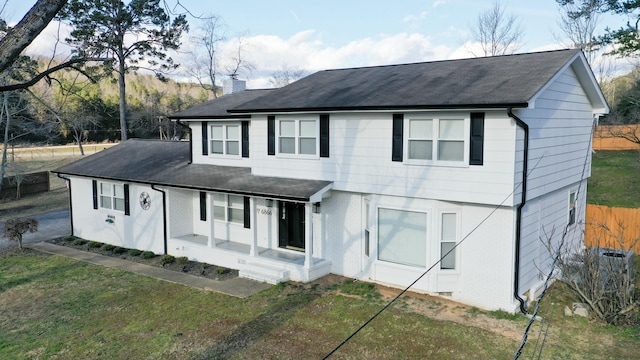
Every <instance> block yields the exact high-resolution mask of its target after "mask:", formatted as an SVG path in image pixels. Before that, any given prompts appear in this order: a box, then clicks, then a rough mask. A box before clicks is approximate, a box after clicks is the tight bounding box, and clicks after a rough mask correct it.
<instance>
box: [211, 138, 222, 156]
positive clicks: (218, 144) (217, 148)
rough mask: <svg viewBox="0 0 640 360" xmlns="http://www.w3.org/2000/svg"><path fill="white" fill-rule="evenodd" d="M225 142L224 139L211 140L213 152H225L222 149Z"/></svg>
mask: <svg viewBox="0 0 640 360" xmlns="http://www.w3.org/2000/svg"><path fill="white" fill-rule="evenodd" d="M223 146H224V143H223V142H222V140H211V153H212V154H224V152H223V151H222V149H223Z"/></svg>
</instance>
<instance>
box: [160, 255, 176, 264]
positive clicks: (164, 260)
mask: <svg viewBox="0 0 640 360" xmlns="http://www.w3.org/2000/svg"><path fill="white" fill-rule="evenodd" d="M174 262H176V258H175V257H173V256H172V255H162V256H161V257H160V264H162V265H166V264H173V263H174Z"/></svg>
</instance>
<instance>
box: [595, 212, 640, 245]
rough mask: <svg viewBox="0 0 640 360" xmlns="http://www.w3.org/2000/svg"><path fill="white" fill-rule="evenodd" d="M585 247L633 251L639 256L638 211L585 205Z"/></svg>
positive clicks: (639, 231) (639, 227) (639, 222)
mask: <svg viewBox="0 0 640 360" xmlns="http://www.w3.org/2000/svg"><path fill="white" fill-rule="evenodd" d="M584 231H585V234H584V242H585V245H587V246H599V247H607V248H616V249H625V250H633V252H634V253H636V254H640V209H626V208H616V207H608V206H599V205H592V204H587V214H586V223H585V229H584Z"/></svg>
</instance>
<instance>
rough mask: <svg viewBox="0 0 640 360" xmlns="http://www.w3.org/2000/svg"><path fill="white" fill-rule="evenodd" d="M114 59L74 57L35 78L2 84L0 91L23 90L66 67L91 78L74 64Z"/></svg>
mask: <svg viewBox="0 0 640 360" xmlns="http://www.w3.org/2000/svg"><path fill="white" fill-rule="evenodd" d="M109 60H112V59H111V58H78V59H72V60H69V61H65V62H63V63H62V64H59V65H57V66H54V67H52V68H49V69H47V70H45V71H43V72H41V73H40V74H38V75H36V76H35V77H34V78H33V79H31V80H29V81H27V82H23V83H20V84H13V85H5V86H0V92H3V91H13V90H23V89H26V88H28V87H30V86H33V85H35V84H36V83H37V82H38V81H40V80H42V79H44V78H45V77H47V76H49V75H50V74H52V73H54V72H56V71H58V70H62V69H64V68H73V69H75V70H77V71H79V72H81V73H82V74H83V75H85V76H87V77H88V78H89V79H91V77H90V76H89V75H88V74H87V73H85V72H84V71H82V70H80V69H79V68H78V67H76V66H74V65H75V64H79V63H84V62H88V61H109Z"/></svg>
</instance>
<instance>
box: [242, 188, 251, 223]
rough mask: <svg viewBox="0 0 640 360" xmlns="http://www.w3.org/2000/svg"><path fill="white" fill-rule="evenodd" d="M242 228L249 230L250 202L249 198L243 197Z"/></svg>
mask: <svg viewBox="0 0 640 360" xmlns="http://www.w3.org/2000/svg"><path fill="white" fill-rule="evenodd" d="M244 228H245V229H251V202H250V201H249V197H248V196H245V197H244Z"/></svg>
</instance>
